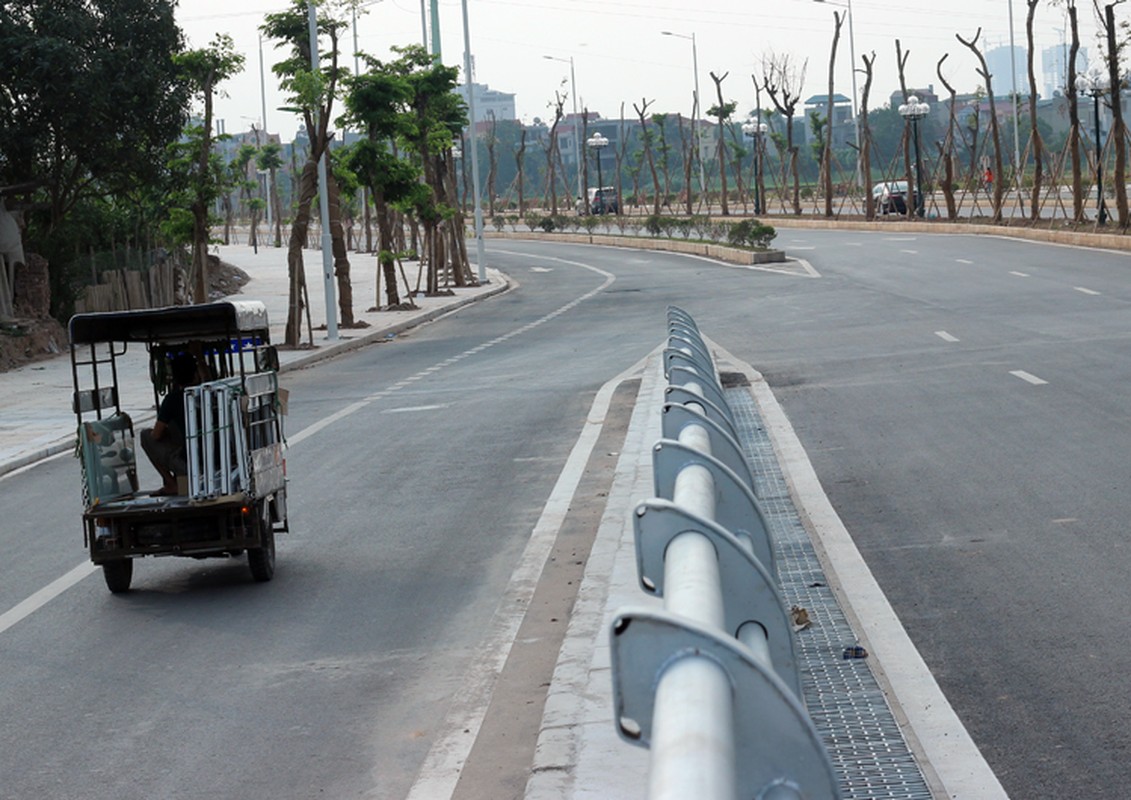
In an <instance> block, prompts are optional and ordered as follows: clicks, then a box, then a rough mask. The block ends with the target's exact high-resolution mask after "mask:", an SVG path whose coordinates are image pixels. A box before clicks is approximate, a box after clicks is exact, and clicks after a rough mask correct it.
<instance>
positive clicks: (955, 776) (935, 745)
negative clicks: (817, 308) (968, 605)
mask: <svg viewBox="0 0 1131 800" xmlns="http://www.w3.org/2000/svg"><path fill="white" fill-rule="evenodd" d="M710 346H711V347H712V348H713V349H715V350H716V351H718V353H720V354H721V355H723V357H724V358H726V359H728V360H730V361H731V362H732V363H733V364H735V365H737V366H739V368H740V369H741V370H742V371H743V372H745V373H747V374H748V375H750V377H751V392H752V393H753V395H754V399H755V401H756V402H757V404H758V408H759V410H760V412H761V414H762V419H763V420H764V421H765V423H766V430H767V431H768V433H769V435H770V439H771V441H772V442H773V444H774V450H775V451H776V452H777V456H778V461H779V463H780V464H781V468H782V472H783V473H784V475H785V478H786V481H787V483H788V484H789V487H790V492H791V493H792V494H793V496H794V500H795V502H796V504H797V510H798V512H799V513H800V514H801V517H802V519H803V520H804V522H805V525H806V527H807V528H808V530H809V531H810V535H811V536H813V537H814V545H815V546H816V548H817V552H818V554H819V555H820V556H821V561H822V562H823V564H824V567H825V569H826V572H827V573H828V574H827V576H826V577H827V578H828V579H829V585H830V586H832V587H833V588H834V590H835V591H836V594H837V596H838V598H839V599H840V600H841V602H842V605H843V606H844V610H845V612H846V613H848V614H849V617H850V619H852V620H853V622H854V625H853V627H854V628H855V629H856V630H857V632H858V633H859V634H860V638H861V642H862V643H863V644H864V645H865V646H866V647H867V649H868V651H869V653H871V655H872V658H869V659H868V663H869V665H870V666H871V668H872V670H873V672H875V673H876V677H877V679H878V680H879V681H880V683H881V684H882V685H885V686H886V687H887V688H888V690H889V693H888V697H889V700H890V701H891V702H892V703H893V704H894V705H895V706H896V707H897V708H898V709H899V711H901V712H902V713H903V716H904V717H905V718H906V725H907V727H908V728H910V731H905V732H907V733H909V734H910V735H909V737H908V741H909V742H910V744H911V745H912V747H915V748H917V749H918V751H919V752H920V753H921V754H922V766H923V771H924V775H925V776H926V777H927V780H928V781H933V782H934V783H935V784H936V786H939V785H941V788H942V790H943V791H942V794H940V795H939V796H941V797H946V798H948V799H949V800H967V799H968V800H997V798H1002V799H1003V800H1007V798H1008V795H1006V793H1005V789H1003V788H1002V786H1001V783H1000V781H998V779H997V776H996V775H994V773H993V770H991V769H990V766H989V764H987V763H986V760H985V758H983V756H982V753H981V751H980V750H979V749H978V746H977V745H976V744H974V740H973V739H971V738H970V734H969V732H967V730H966V727H965V726H964V725H963V724H962V721H961V720H960V719H959V718H958V715H957V714H956V713H955V712H954V709H953V708H952V707H951V705H950V702H949V701H948V700H947V699H946V695H944V694H943V692H942V689H941V688H939V685H938V682H937V681H935V677H934V676H933V675H932V674H931V671H930V669H929V668H928V667H927V664H926V662H924V661H923V657H922V656H921V655H919V651H918V650H916V649H915V645H914V644H913V643H912V642H911V638H910V637H909V636H908V635H907V631H906V630H904V628H903V623H901V622H900V621H899V617H898V616H897V615H896V613H895V609H893V608H892V607H891V604H890V603H889V602H888V599H887V597H885V596H884V593H883V590H882V589H881V588H880V585H879V584H878V583H877V582H876V579H875V577H874V576H873V575H872V571H871V570H870V569H869V568H868V565H867V563H866V562H865V561H864V558H863V557H862V556H861V555H860V551H859V550H857V549H856V544H855V542H853V540H852V536H851V535H850V534H849V533H848V530H847V529H846V528H845V527H844V523H843V522H842V521H841V519H840V517H839V515H838V514H837V513H836V510H835V509H834V508H833V506H832V503H831V502H830V501H829V498H828V495H826V494H825V491H824V489H823V488H822V487H821V482H820V480H819V479H818V478H817V473H816V471H815V470H814V469H813V465H812V464H811V463H810V461H809V456H808V455H807V454H806V452H805V448H804V447H803V446H802V445H801V441H800V440H799V439H798V438H797V434H796V433H795V432H794V430H793V426H792V425H790V423H789V418H788V417H787V416H786V415H785V412H784V411H783V410H782V408H781V406H780V405H779V404H778V401H777V398H775V397H774V394H773V391H772V390H771V389H770V387H769V385H768V384H767V383H766V381H765V379H764V378H763V377H762V375H761V373H759V372H758V371H757V370H755V369H754V368H753V367H751V366H750V365H749V364H747V363H745V362H743V361H740V360H739V359H736V358H735V357H734V356H732V355H731V354H730V353H728V352H727V351H726V350H724V349H723V348H721V347H719V346H718V345H717V344H715V343H714V342H710Z"/></svg>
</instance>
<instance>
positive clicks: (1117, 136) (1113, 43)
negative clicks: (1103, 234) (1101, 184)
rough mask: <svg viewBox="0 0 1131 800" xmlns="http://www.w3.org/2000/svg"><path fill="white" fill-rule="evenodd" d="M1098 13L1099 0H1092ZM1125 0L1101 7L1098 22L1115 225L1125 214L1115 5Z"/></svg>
mask: <svg viewBox="0 0 1131 800" xmlns="http://www.w3.org/2000/svg"><path fill="white" fill-rule="evenodd" d="M1092 1H1093V3H1094V4H1095V7H1096V12H1097V13H1099V10H1100V4H1099V0H1092ZM1124 2H1126V0H1114V2H1111V3H1107V4H1105V5H1104V7H1103V14H1102V16H1101V17H1100V23H1101V25H1102V26H1103V34H1104V39H1105V41H1106V44H1107V52H1106V53H1105V54H1104V55H1105V56H1106V58H1107V72H1108V81H1109V84H1110V86H1111V99H1112V102H1111V105H1110V108H1111V138H1112V145H1113V146H1114V147H1115V173H1114V174H1113V175H1112V180H1111V183H1112V188H1113V189H1114V190H1115V208H1116V210H1117V211H1118V213H1119V227H1121V228H1126V227H1127V224H1128V215H1127V127H1126V125H1125V124H1124V122H1123V103H1121V102H1120V87H1121V86H1122V85H1123V75H1122V74H1121V71H1120V68H1119V60H1120V58H1119V57H1120V55H1121V53H1122V51H1123V48H1124V46H1125V45H1126V44H1127V42H1126V40H1122V41H1121V40H1120V39H1119V27H1118V23H1116V21H1115V7H1116V6H1118V5H1121V4H1122V3H1124Z"/></svg>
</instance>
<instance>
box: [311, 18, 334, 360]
mask: <svg viewBox="0 0 1131 800" xmlns="http://www.w3.org/2000/svg"><path fill="white" fill-rule="evenodd" d="M306 9H307V18H308V21H309V24H310V71H311V72H312V73H314V74H315V75H317V74H318V12H317V11H315V10H314V3H310V2H308V3H307V4H306ZM314 117H315V118H314V124H315V126H316V129H318V128H321V124H320V122H319V120H318V114H317V113H316V114H315V115H314ZM311 144H312V145H313V142H311ZM327 149H329V148H327ZM327 156H328V154H327V153H326V151H325V150H323V151H322V155H321V157H320V158H319V159H318V206H319V211H320V212H321V223H322V285H323V288H324V289H325V294H326V338H327V339H329V340H330V341H331V342H335V341H337V340H338V309H337V302H336V292H335V289H334V253H333V249H334V248H333V244H332V242H331V240H330V196H329V194H330V193H329V191H328V190H327V188H326V158H327Z"/></svg>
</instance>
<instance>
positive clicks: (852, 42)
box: [813, 0, 863, 186]
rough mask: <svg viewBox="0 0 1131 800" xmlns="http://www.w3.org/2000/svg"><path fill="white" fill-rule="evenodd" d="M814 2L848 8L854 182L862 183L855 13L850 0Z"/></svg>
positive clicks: (830, 131)
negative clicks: (857, 111)
mask: <svg viewBox="0 0 1131 800" xmlns="http://www.w3.org/2000/svg"><path fill="white" fill-rule="evenodd" d="M813 2H814V3H826V4H828V5H830V6H840V7H841V8H844V9H847V10H848V57H849V58H851V59H852V69H851V70H850V72H851V74H852V127H853V130H854V131H855V137H856V184H857V185H858V186H862V185H863V181H862V180H861V176H860V117H859V116H858V115H857V113H856V97H857V93H856V33H855V32H854V31H853V29H852V19H853V17H855V16H856V15H855V14H853V13H852V0H846V2H844V3H834V2H832V1H831V0H813ZM829 135H830V136H831V135H832V120H829Z"/></svg>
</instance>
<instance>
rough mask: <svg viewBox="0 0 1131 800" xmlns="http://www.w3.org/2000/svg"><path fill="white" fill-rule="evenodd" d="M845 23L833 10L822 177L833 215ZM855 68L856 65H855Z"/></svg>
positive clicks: (827, 213)
mask: <svg viewBox="0 0 1131 800" xmlns="http://www.w3.org/2000/svg"><path fill="white" fill-rule="evenodd" d="M843 24H844V16H843V15H842V14H841V13H840V12H839V11H834V12H833V26H834V27H833V44H832V47H831V48H830V50H829V99H828V103H827V104H826V105H825V109H826V110H825V119H827V120H828V131H827V132H826V134H825V147H824V151H823V152H822V153H821V177H822V178H823V183H824V187H825V216H826V217H831V216H832V215H833V78H834V76H835V73H836V46H837V43H838V42H840V27H841V25H843ZM853 68H855V65H853Z"/></svg>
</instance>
